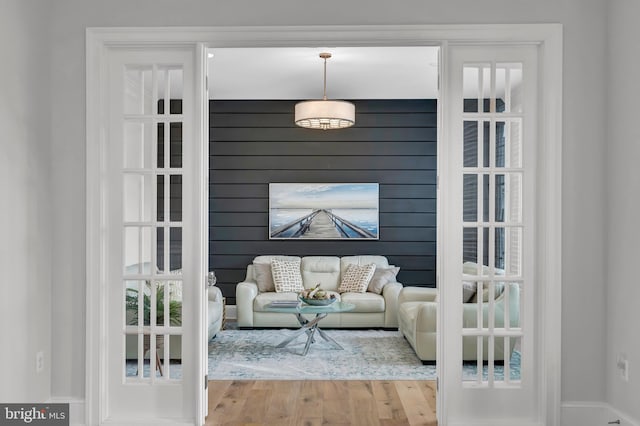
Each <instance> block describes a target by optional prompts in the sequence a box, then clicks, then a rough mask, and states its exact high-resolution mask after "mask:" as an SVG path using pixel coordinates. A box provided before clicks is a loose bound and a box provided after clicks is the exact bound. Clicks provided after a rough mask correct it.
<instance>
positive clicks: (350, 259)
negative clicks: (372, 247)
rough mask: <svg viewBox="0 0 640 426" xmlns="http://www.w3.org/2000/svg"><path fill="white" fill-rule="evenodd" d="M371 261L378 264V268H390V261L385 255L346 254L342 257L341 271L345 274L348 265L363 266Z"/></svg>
mask: <svg viewBox="0 0 640 426" xmlns="http://www.w3.org/2000/svg"><path fill="white" fill-rule="evenodd" d="M370 263H373V264H374V265H376V269H378V268H380V269H388V268H389V261H388V260H387V258H386V257H384V256H344V257H342V258H340V273H341V274H343V275H344V273H345V272H346V271H347V267H348V266H349V265H351V264H353V265H358V266H362V265H368V264H370Z"/></svg>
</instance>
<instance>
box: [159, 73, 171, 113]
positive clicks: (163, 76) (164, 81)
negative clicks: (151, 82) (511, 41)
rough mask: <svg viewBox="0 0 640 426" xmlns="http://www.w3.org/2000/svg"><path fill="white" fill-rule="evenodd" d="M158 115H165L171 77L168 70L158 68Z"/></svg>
mask: <svg viewBox="0 0 640 426" xmlns="http://www.w3.org/2000/svg"><path fill="white" fill-rule="evenodd" d="M157 72H158V114H165V103H166V102H167V94H168V87H167V85H168V84H169V76H168V75H167V70H166V69H164V68H161V67H158V71H157Z"/></svg>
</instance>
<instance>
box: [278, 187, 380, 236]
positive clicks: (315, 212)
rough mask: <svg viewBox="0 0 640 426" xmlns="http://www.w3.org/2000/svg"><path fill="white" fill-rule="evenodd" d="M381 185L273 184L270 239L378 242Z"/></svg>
mask: <svg viewBox="0 0 640 426" xmlns="http://www.w3.org/2000/svg"><path fill="white" fill-rule="evenodd" d="M378 196H379V195H378V184H377V183H270V184H269V238H270V239H278V240H282V239H318V240H377V239H378V238H379V236H378V233H379V226H378V225H379V203H378V200H379V198H378Z"/></svg>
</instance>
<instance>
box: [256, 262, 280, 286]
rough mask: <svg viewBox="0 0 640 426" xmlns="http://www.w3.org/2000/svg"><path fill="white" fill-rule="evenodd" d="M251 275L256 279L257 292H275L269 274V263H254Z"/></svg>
mask: <svg viewBox="0 0 640 426" xmlns="http://www.w3.org/2000/svg"><path fill="white" fill-rule="evenodd" d="M253 273H254V274H255V277H256V284H258V291H259V292H261V293H263V292H265V291H276V286H275V284H274V283H273V275H272V272H271V263H254V264H253Z"/></svg>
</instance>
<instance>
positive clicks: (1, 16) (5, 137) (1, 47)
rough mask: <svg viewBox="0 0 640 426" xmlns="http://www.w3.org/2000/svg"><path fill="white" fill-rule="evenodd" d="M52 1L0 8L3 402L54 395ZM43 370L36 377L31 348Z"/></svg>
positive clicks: (20, 0) (6, 1)
mask: <svg viewBox="0 0 640 426" xmlns="http://www.w3.org/2000/svg"><path fill="white" fill-rule="evenodd" d="M48 9H50V7H49V2H38V1H32V0H3V1H2V3H1V5H0V52H2V55H1V56H0V58H1V59H0V60H1V61H2V65H1V66H0V241H1V244H0V271H2V282H1V283H0V348H1V349H0V378H1V379H0V401H2V402H44V401H46V400H47V399H48V398H49V397H50V395H51V379H50V365H51V363H50V360H51V301H50V297H51V225H52V220H51V216H50V214H51V196H50V193H51V184H50V180H51V166H50V164H51V163H50V155H51V150H50V135H49V124H50V114H51V110H50V108H51V103H50V99H49V78H50V74H49V69H48V68H49V51H48V45H47V41H46V40H47V39H48V30H47V28H48V25H47V20H46V18H47V15H48V13H47V10H48ZM38 351H42V352H43V355H44V361H45V364H44V365H45V367H44V371H42V372H41V373H39V374H36V368H35V367H36V352H38Z"/></svg>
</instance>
